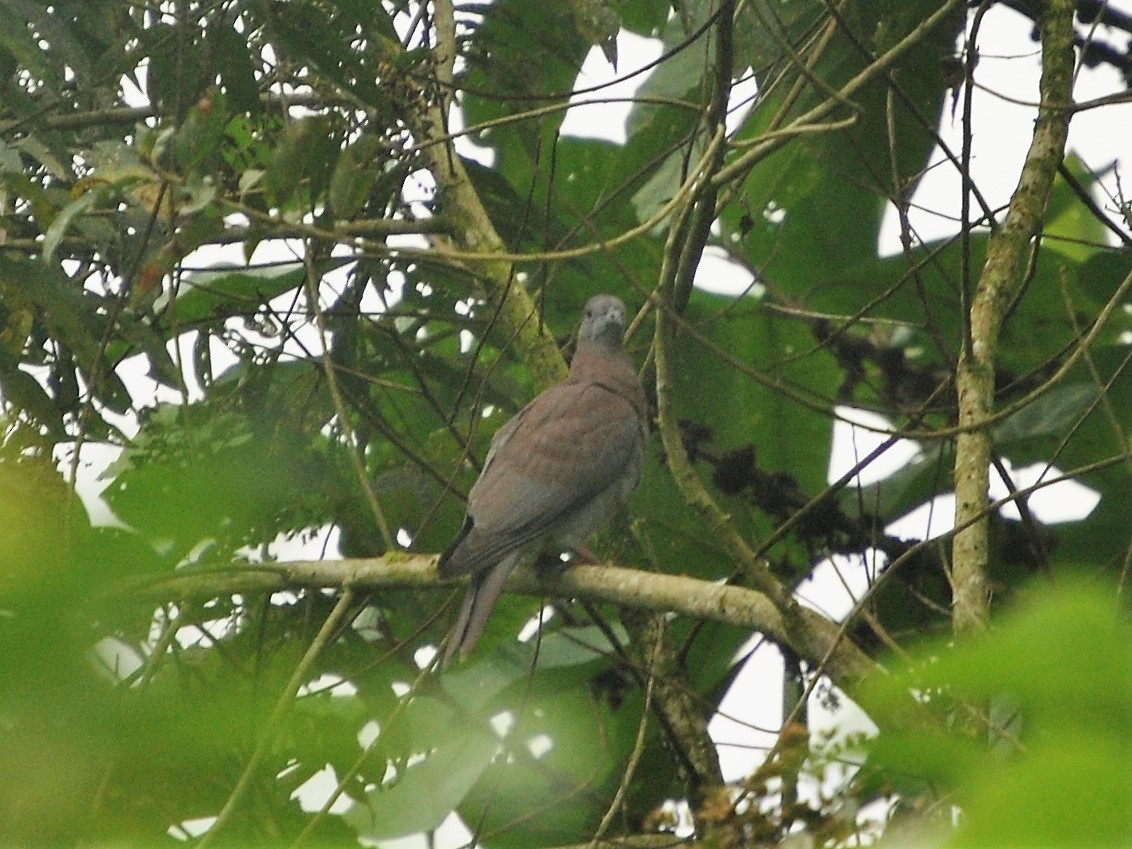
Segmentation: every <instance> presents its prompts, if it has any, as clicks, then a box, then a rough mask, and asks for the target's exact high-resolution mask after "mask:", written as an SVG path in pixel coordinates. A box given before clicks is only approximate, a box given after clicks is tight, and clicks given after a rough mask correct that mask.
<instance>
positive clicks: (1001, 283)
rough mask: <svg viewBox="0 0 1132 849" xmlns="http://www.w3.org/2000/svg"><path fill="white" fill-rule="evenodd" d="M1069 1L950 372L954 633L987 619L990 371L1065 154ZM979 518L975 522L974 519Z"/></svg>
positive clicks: (1047, 15) (1049, 10) (1055, 29)
mask: <svg viewBox="0 0 1132 849" xmlns="http://www.w3.org/2000/svg"><path fill="white" fill-rule="evenodd" d="M1073 9H1074V6H1073V3H1072V1H1071V0H1051V2H1049V3H1048V4H1046V5H1045V8H1044V10H1043V12H1042V15H1041V19H1040V21H1041V40H1042V46H1043V49H1042V78H1041V83H1040V91H1041V103H1040V105H1039V107H1038V118H1037V122H1036V124H1035V126H1034V136H1033V139H1032V140H1031V143H1030V149H1029V151H1028V152H1027V154H1026V161H1025V164H1024V165H1023V166H1022V174H1021V176H1020V177H1019V180H1018V186H1017V188H1016V189H1015V190H1014V194H1013V195H1012V196H1011V199H1010V207H1009V210H1008V211H1007V216H1006V221H1005V223H1004V224H1003V226H1002V228H1001V229H1000V230H999V231H998V232H997V233H995V234H993V235H992V236H991V239H990V241H989V243H988V245H987V259H986V264H985V265H984V266H983V272H982V275H981V277H980V279H979V283H978V286H977V288H976V289H975V294H974V297H973V298H972V301H971V320H970V339H968V340H966V341H967V343H966V344H965V345H964V348H963V351H962V352H961V354H960V356H959V363H958V367H957V370H956V381H955V382H956V389H957V390H958V394H959V427H960V432H959V434H958V436H957V437H956V444H955V524H956V526H957V527H959V528H961V530H960V531H959V532H958V533H956V535H955V539H954V542H953V545H952V562H951V570H950V574H949V576H948V577H949V580H950V581H951V592H952V625H953V627H954V630H955V632H956V633H957V634H963V633H970V632H977V631H981V630H983V629H985V628H986V625H987V620H988V617H989V615H990V588H989V585H988V582H987V573H986V570H987V557H988V554H987V552H988V536H989V516H988V515H987V512H986V511H987V502H988V499H989V491H990V464H991V448H992V445H991V433H990V430H989V428H988V427H987V426H986V425H987V422H988V421H989V420H990V418H991V417H992V416H993V408H994V366H995V360H996V358H997V354H998V338H999V333H1000V332H1001V330H1002V325H1003V322H1004V321H1005V319H1006V316H1007V314H1008V312H1009V309H1010V306H1011V304H1012V303H1014V302H1015V300H1016V299H1017V298H1018V297H1019V296H1020V295H1021V293H1022V287H1023V284H1024V281H1025V272H1026V267H1027V265H1028V263H1029V260H1030V258H1031V256H1032V253H1033V251H1035V250H1036V249H1037V244H1036V243H1035V242H1034V239H1035V238H1036V237H1037V236H1038V235H1039V233H1040V231H1041V226H1042V220H1043V217H1044V215H1045V210H1046V205H1047V203H1048V200H1049V195H1050V191H1051V189H1052V187H1053V180H1054V176H1055V175H1056V173H1057V167H1058V165H1059V164H1060V163H1061V160H1062V157H1063V155H1064V152H1065V140H1066V137H1067V135H1068V132H1069V119H1070V117H1071V116H1072V110H1071V108H1070V106H1069V104H1070V102H1071V99H1072V87H1073ZM979 517H981V518H979Z"/></svg>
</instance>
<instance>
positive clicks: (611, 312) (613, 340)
mask: <svg viewBox="0 0 1132 849" xmlns="http://www.w3.org/2000/svg"><path fill="white" fill-rule="evenodd" d="M625 323H626V321H625V304H624V303H623V302H622V301H621V299H620V298H617V297H614V296H613V295H594V296H593V297H592V298H590V299H589V300H588V301H586V306H585V308H584V309H583V310H582V326H581V327H579V328H578V341H579V342H597V343H598V344H599V345H601V346H603V347H605V348H618V349H619V348H620V347H621V343H622V341H623V340H624V338H625Z"/></svg>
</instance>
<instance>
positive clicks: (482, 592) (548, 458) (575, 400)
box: [437, 295, 648, 667]
mask: <svg viewBox="0 0 1132 849" xmlns="http://www.w3.org/2000/svg"><path fill="white" fill-rule="evenodd" d="M625 324H626V313H625V304H624V303H622V301H621V299H620V298H616V297H614V296H612V295H596V296H594V297H592V298H590V300H589V301H588V302H587V303H586V306H585V309H584V310H583V312H582V323H581V327H580V328H579V330H578V347H577V350H576V352H575V353H574V358H573V360H572V361H571V364H570V374H569V376H568V377H567V378H566V379H565V380H564V381H562V382H561V383H559V384H557V385H555V386H552V387H551V388H549V389H547V390H546V391H545V392H543V393H542V394H541V395H539V396H538V397H537V398H535V399H534V400H533V401H532V402H531V403H530V404H528V405H527V406H526V407H524V408H523V409H522V410H520V411H519V413H518V414H517V415H515V416H514V418H512V419H511V420H510V421H508V422H507V423H506V424H505V425H503V427H501V428H500V429H499V431H498V433H496V435H495V438H494V439H493V440H492V442H491V449H490V450H489V452H488V455H487V459H486V460H485V462H484V466H483V471H482V472H481V473H480V477H479V480H477V481H476V483H475V486H473V487H472V490H471V492H470V493H469V495H468V510H467V516H466V517H465V520H464V526H463V528H462V529H461V530H460V533H459V534H458V535H457V536H456V539H455V540H453V541H452V544H451V545H449V546H448V548H447V549H446V550H445V551H444V553H443V554H441V555H440V561H439V563H438V564H437V570H438V572H439V574H440V576H441V577H442V578H454V577H456V576H459V575H468V576H469V578H470V583H469V586H468V591H467V595H466V596H465V597H464V601H463V604H462V605H461V607H460V612H459V614H458V615H457V617H456V621H455V624H454V625H453V627H452V630H451V632H450V634H449V636H448V640H447V643H446V644H445V647H444V654H443V656H442V659H441V666H442V667H443V666H445V665H447V664H448V662H449V661H450V660H451V659H452V658H453V657H455V656H456V655H459V656H460V657H461V658H466V657H467V656H468V653H469V652H470V651H471V650H472V647H473V646H475V644H476V641H477V640H479V638H480V636H481V635H482V634H483V631H484V627H485V626H486V624H487V620H488V617H489V616H490V614H491V611H492V609H493V608H494V607H495V604H496V602H497V601H498V600H499V596H500V594H501V593H502V592H503V585H504V583H505V582H506V580H507V576H508V575H510V574H511V572H512V571H513V570H514V569H515V566H516V565H517V564H518V563H519V562H520V561H521V560H522V559H523V558H524V557H525V556H528V555H531V554H536V555H537V554H538V553H539V552H540V551H541V550H542V549H543V548H544V547H545V546H547V544H548V543H549V542H550V541H553V542H554V543H555V544H556V545H557V546H559V548H558V551H559V552H562V551H567V550H569V551H574V552H577V553H580V554H581V555H583V556H587V557H592V555H589V554H588V551H587V550H586V549H585V547H584V542H585V540H586V539H588V538H589V537H590V536H591V535H592V534H593V533H594V532H595V531H597V530H598V529H599V528H601V527H602V526H603V525H605V524H607V523H608V522H609V520H610V519H611V518H612V517H613V516H614V515H615V514H616V512H617V510H618V508H620V507H621V506H622V505H623V504H624V503H625V502H626V501H627V500H628V498H629V496H630V495H631V494H632V492H633V490H634V489H636V487H637V484H638V483H639V482H640V478H641V470H642V468H643V466H644V460H645V442H646V440H647V438H648V412H647V404H646V401H645V394H644V391H643V390H642V389H641V383H640V380H638V378H637V373H636V370H635V369H634V368H633V362H632V359H631V358H630V357H629V355H628V353H626V351H625V349H624V347H623V343H624V334H625Z"/></svg>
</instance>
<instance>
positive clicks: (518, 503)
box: [446, 381, 644, 574]
mask: <svg viewBox="0 0 1132 849" xmlns="http://www.w3.org/2000/svg"><path fill="white" fill-rule="evenodd" d="M643 441H644V431H643V425H642V422H641V418H640V413H639V411H638V410H637V408H636V407H635V406H634V405H633V403H632V402H631V401H630V400H628V399H626V398H625V397H623V396H622V395H619V394H617V393H616V392H615V391H612V390H611V389H610V388H609V387H607V386H605V385H603V384H601V383H599V382H596V381H590V382H575V383H562V384H559V385H558V386H555V387H553V388H551V389H549V390H547V391H546V392H544V393H543V394H542V395H540V396H539V397H538V398H536V399H535V400H534V401H532V402H531V403H530V404H529V405H528V406H527V407H525V408H524V409H523V410H522V411H520V413H519V414H518V415H517V416H516V417H515V418H514V419H512V420H511V421H510V422H508V423H507V424H506V425H505V426H504V427H503V428H502V429H501V430H500V432H499V433H498V434H497V435H496V438H495V439H494V440H493V442H492V448H491V451H490V452H489V454H488V458H487V462H486V463H485V465H484V470H483V473H482V474H481V475H480V479H479V480H478V481H477V482H476V485H475V486H474V487H473V488H472V491H471V493H470V494H469V496H468V517H469V519H470V520H471V522H470V527H468V528H467V533H466V534H465V536H464V538H463V539H462V541H461V542H460V544H459V546H457V547H456V549H455V550H454V552H453V554H452V556H451V558H450V560H449V561H448V562H447V563H446V566H447V569H446V572H447V573H448V574H459V573H461V572H475V571H478V570H480V569H483V568H486V567H488V566H490V565H491V564H493V563H494V562H495V561H497V560H498V559H499V558H500V557H503V556H505V555H506V554H508V553H510V552H512V551H515V550H516V549H518V548H520V547H521V546H523V545H525V544H526V543H528V542H531V541H533V540H535V539H537V538H538V537H540V536H542V535H543V534H545V533H547V532H548V531H550V530H552V529H553V528H554V526H555V524H556V522H558V521H559V520H561V519H562V518H563V517H564V516H566V515H568V514H569V513H571V512H572V511H574V510H576V509H578V507H579V505H582V504H584V503H585V502H586V501H588V500H590V499H593V498H594V497H596V496H597V495H599V494H600V493H602V492H604V491H605V490H607V489H608V488H609V487H610V486H612V485H614V484H616V483H618V482H619V481H621V480H622V478H623V477H624V476H625V475H626V474H634V475H635V474H639V465H640V464H639V456H640V452H641V451H642V445H643Z"/></svg>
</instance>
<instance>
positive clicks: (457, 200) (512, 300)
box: [406, 15, 566, 386]
mask: <svg viewBox="0 0 1132 849" xmlns="http://www.w3.org/2000/svg"><path fill="white" fill-rule="evenodd" d="M437 25H438V26H445V27H455V22H454V20H453V19H451V18H449V16H447V15H440V16H438V19H437ZM437 40H438V42H439V43H440V44H441V45H448V47H447V48H444V47H442V48H441V50H440V54H441V55H439V56H438V61H439V62H440V68H441V70H440V76H441V77H442V78H443V77H444V76H445V74H446V73H447V71H446V70H445V69H446V68H447V67H448V63H450V62H451V61H452V59H453V57H452V56H451V55H449V54H450V51H451V49H452V47H451V45H454V44H455V33H454V32H450V33H440V34H439V35H438V38H437ZM419 99H420V104H419V108H418V109H416V110H410V114H408V115H406V118H407V119H408V120H410V121H411V123H412V129H413V134H414V135H415V136H416V137H417V140H418V146H419V147H420V149H421V156H422V158H423V159H424V161H425V163H426V165H427V166H428V170H429V173H431V174H432V177H433V179H434V180H435V181H436V191H437V196H438V199H439V207H440V210H441V214H442V215H443V216H444V217H445V218H446V219H448V220H449V221H450V222H451V227H450V228H449V232H450V233H451V234H452V237H451V241H450V245H451V247H454V248H455V249H456V250H458V251H467V252H472V253H482V254H502V253H505V252H506V250H507V246H506V245H505V244H504V242H503V239H502V238H501V237H500V235H499V233H498V231H497V230H496V229H495V225H494V224H493V223H492V221H491V217H490V216H489V215H488V214H487V210H486V209H485V208H484V206H483V203H481V202H480V197H479V195H478V194H477V193H476V190H475V187H474V186H473V185H472V182H471V179H470V178H469V177H468V173H467V171H466V169H465V168H464V163H463V162H462V161H461V159H460V156H459V155H458V154H457V153H456V150H455V147H454V146H453V143H452V142H453V139H452V137H451V135H450V134H449V133H448V124H447V114H446V112H445V107H446V104H447V102H448V98H447V97H445V96H441V97H439V98H430V97H429V95H428V93H427V92H421V93H420V95H419ZM434 247H436V248H437V251H438V252H439V253H440V254H441V255H443V254H444V248H445V242H444V241H442V240H437V241H436V242H435V243H434ZM470 271H471V272H472V273H473V274H475V275H476V277H477V279H478V280H479V281H480V285H481V287H482V289H483V293H484V294H485V295H486V297H487V300H488V303H489V304H490V305H491V307H492V308H493V309H494V310H495V311H496V312H495V316H496V318H495V321H496V323H497V328H498V331H499V332H500V333H501V334H502V335H503V337H504V338H505V339H514V340H515V342H516V346H517V350H518V351H519V352H520V355H521V356H522V357H523V359H524V361H525V362H526V364H527V366H528V367H529V368H530V370H531V373H532V375H533V376H534V378H535V380H536V382H537V383H538V384H539V385H540V386H549V385H551V384H553V383H557V382H558V381H559V380H562V379H563V378H564V377H565V376H566V363H565V361H564V360H563V359H562V354H561V353H560V352H559V350H558V346H557V345H556V344H555V341H554V336H553V335H552V334H551V333H550V331H549V330H547V328H546V327H545V326H544V325H543V323H542V322H541V321H540V320H539V319H538V314H537V311H536V309H535V304H534V301H532V300H531V298H530V296H529V295H528V294H527V291H526V290H525V289H524V288H523V287H522V286H520V285H518V284H517V283H516V282H515V270H514V268H513V267H512V265H511V263H510V262H509V261H507V260H502V259H485V260H482V261H477V262H475V263H473V264H472V266H471V267H470Z"/></svg>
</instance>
